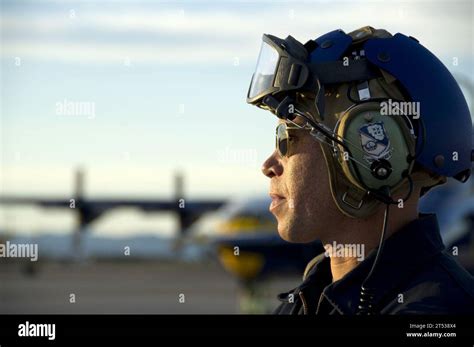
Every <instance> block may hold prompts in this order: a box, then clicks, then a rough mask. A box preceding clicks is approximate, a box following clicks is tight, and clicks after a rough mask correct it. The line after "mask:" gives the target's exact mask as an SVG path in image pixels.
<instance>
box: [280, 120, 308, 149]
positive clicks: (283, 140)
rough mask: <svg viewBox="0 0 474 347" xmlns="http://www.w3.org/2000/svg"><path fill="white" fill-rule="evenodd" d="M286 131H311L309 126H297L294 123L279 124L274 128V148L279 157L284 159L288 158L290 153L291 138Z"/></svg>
mask: <svg viewBox="0 0 474 347" xmlns="http://www.w3.org/2000/svg"><path fill="white" fill-rule="evenodd" d="M288 130H312V127H311V126H310V125H309V124H305V125H298V124H296V123H292V124H288V123H280V124H278V126H277V127H276V139H275V147H276V149H277V150H278V153H279V154H280V156H282V157H285V156H289V152H290V139H291V136H290V135H289V133H288Z"/></svg>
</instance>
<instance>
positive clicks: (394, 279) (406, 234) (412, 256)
mask: <svg viewBox="0 0 474 347" xmlns="http://www.w3.org/2000/svg"><path fill="white" fill-rule="evenodd" d="M443 249H444V245H443V242H442V240H441V235H440V233H439V227H438V221H437V219H436V215H434V214H431V215H423V214H421V215H420V217H419V218H418V219H416V220H414V221H412V222H410V223H409V224H407V225H406V226H404V227H403V228H402V229H400V230H398V231H397V232H396V233H394V234H392V235H391V236H390V237H389V238H388V239H387V240H386V241H385V245H384V249H383V251H382V253H381V255H380V259H379V261H378V263H377V266H376V269H375V271H374V273H373V275H372V277H371V283H370V286H371V287H373V288H374V289H375V293H376V294H375V303H376V304H377V303H380V302H381V301H382V300H383V299H384V298H385V297H386V296H387V295H388V294H390V292H391V290H393V289H395V288H396V286H397V284H399V283H400V282H401V281H402V280H403V279H405V278H407V277H408V276H410V273H412V272H414V271H416V269H417V268H419V267H420V266H421V265H423V264H425V263H426V262H427V261H428V260H429V259H430V258H432V257H433V256H435V255H436V254H438V253H440V252H441V251H442V250H443ZM376 253H377V250H376V249H375V250H373V251H372V252H371V253H370V254H369V255H368V256H367V257H366V259H365V260H364V261H362V262H361V263H360V264H359V265H358V266H357V267H356V268H355V269H353V270H352V271H351V272H349V273H347V274H346V275H345V276H344V277H343V278H342V279H340V280H339V281H336V282H334V283H331V275H330V262H329V258H326V257H325V258H324V259H322V260H321V261H319V262H318V263H317V264H316V265H315V268H314V270H313V271H311V273H310V274H309V276H308V278H307V279H306V281H305V282H303V284H302V285H301V286H300V290H301V291H302V292H303V294H304V296H305V297H307V296H309V297H311V296H314V295H318V294H317V293H321V289H320V288H321V287H324V289H322V298H324V299H326V300H327V301H328V302H329V303H330V304H331V305H332V306H333V308H334V309H335V310H336V311H338V312H339V313H341V314H355V313H356V311H357V307H358V304H359V296H360V287H361V285H362V283H363V281H364V280H365V278H366V277H367V274H368V273H369V271H370V269H371V267H372V264H373V261H374V258H375V255H376ZM328 272H329V277H328ZM321 274H322V275H321ZM328 283H329V284H328ZM318 287H319V288H318ZM318 289H319V290H318ZM322 298H321V299H322ZM312 299H314V298H312V297H311V299H310V300H307V301H312V302H314V300H312ZM315 301H316V302H318V301H319V298H317V299H316V300H315ZM312 309H313V308H312V307H311V308H310V310H312ZM314 311H316V309H315V310H314ZM314 311H313V312H314Z"/></svg>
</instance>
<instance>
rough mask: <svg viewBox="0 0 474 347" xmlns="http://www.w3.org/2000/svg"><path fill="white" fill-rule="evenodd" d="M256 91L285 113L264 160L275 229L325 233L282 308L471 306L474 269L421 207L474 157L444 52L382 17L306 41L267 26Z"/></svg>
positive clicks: (262, 101) (285, 233)
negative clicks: (380, 23)
mask: <svg viewBox="0 0 474 347" xmlns="http://www.w3.org/2000/svg"><path fill="white" fill-rule="evenodd" d="M247 102H249V103H250V104H253V105H256V106H258V107H261V108H263V109H266V110H269V111H271V112H272V113H273V114H275V115H276V116H277V117H278V118H279V120H278V125H277V130H276V148H275V151H274V152H273V153H272V154H271V155H270V156H269V157H268V159H266V161H265V162H264V163H263V167H262V172H263V174H265V175H266V176H267V177H268V178H270V191H269V193H270V196H271V199H272V202H271V205H270V211H271V212H272V213H273V214H274V215H275V217H276V219H277V221H278V233H279V234H280V236H281V237H282V238H283V239H285V240H286V241H289V242H297V243H308V242H311V241H314V240H316V239H319V240H321V241H322V243H323V245H326V246H325V248H326V252H325V253H323V254H321V255H320V256H318V257H316V258H315V259H313V261H312V262H310V264H308V267H307V271H305V276H304V281H303V283H302V284H301V285H300V286H298V287H297V288H295V289H293V290H291V291H289V292H287V293H283V294H280V295H279V299H280V301H282V303H281V305H280V306H279V307H278V308H277V310H276V312H275V313H278V314H323V315H324V314H456V313H464V314H470V313H474V280H473V277H472V276H471V275H470V274H469V273H468V272H467V271H465V270H464V269H463V268H462V267H461V266H460V265H459V264H458V263H457V261H456V260H455V259H454V257H453V256H452V255H451V254H450V252H449V250H444V248H445V247H444V245H443V243H442V240H441V237H440V233H439V228H438V223H437V219H436V216H435V215H419V214H418V201H419V198H420V197H421V196H422V195H423V194H425V193H426V192H427V191H428V190H429V189H431V188H432V187H434V186H436V185H439V184H443V183H445V182H446V180H447V179H448V178H451V177H452V178H454V179H457V180H459V181H461V182H465V181H466V180H467V179H468V177H469V174H470V168H471V157H472V155H471V146H472V144H471V129H472V124H471V118H470V114H469V110H468V108H467V104H466V101H465V99H464V97H463V95H462V92H461V90H460V88H459V86H458V85H457V83H456V81H455V80H454V78H453V77H452V76H451V74H450V73H449V72H448V70H447V69H446V68H445V67H444V66H443V65H442V63H441V62H440V61H439V60H438V59H437V58H436V57H435V56H434V55H432V54H431V53H430V52H429V51H428V50H427V49H426V48H424V47H423V46H421V45H420V44H419V43H418V41H417V40H416V39H414V38H412V37H407V36H405V35H402V34H396V35H394V36H392V35H391V34H390V33H388V32H387V31H385V30H375V29H373V28H372V27H364V28H361V29H359V30H356V31H354V32H351V33H349V34H345V33H344V32H343V31H342V30H335V31H333V32H330V33H328V34H325V35H323V36H321V37H320V38H318V39H316V40H314V41H313V40H311V41H309V42H308V43H306V44H304V45H303V44H301V43H300V42H298V41H296V40H295V39H294V38H292V37H291V36H289V37H288V38H286V39H285V40H283V39H279V38H277V37H275V36H271V35H264V37H263V43H262V49H261V52H260V56H259V60H258V63H257V68H256V71H255V73H254V75H253V78H252V82H251V85H250V88H249V92H248V96H247ZM393 105H395V106H394V107H392V106H393ZM387 106H390V107H387ZM408 106H410V107H408ZM412 106H413V107H412ZM407 111H408V112H407Z"/></svg>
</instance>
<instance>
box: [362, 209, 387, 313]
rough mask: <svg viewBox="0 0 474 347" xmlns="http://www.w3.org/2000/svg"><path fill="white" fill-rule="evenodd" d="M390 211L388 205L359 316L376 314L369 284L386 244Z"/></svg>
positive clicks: (373, 292) (365, 283) (363, 285)
mask: <svg viewBox="0 0 474 347" xmlns="http://www.w3.org/2000/svg"><path fill="white" fill-rule="evenodd" d="M389 210H390V204H386V206H385V214H384V218H383V227H382V233H381V235H380V241H379V247H378V249H377V254H376V255H375V260H374V263H373V264H372V268H371V269H370V272H369V274H368V275H367V277H366V278H365V280H364V282H363V283H362V286H361V287H360V298H359V307H358V310H357V314H359V315H362V314H367V315H373V314H376V313H377V312H376V310H375V291H376V290H375V288H373V287H370V286H369V285H368V282H369V280H370V278H371V277H372V275H373V274H374V271H375V268H376V266H377V264H378V261H379V258H380V254H382V249H383V246H384V244H385V234H386V233H387V224H388V215H389Z"/></svg>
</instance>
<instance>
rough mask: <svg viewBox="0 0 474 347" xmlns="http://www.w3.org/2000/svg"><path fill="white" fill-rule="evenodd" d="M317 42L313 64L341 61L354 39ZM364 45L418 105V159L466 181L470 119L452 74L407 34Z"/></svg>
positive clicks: (334, 34) (339, 35)
mask: <svg viewBox="0 0 474 347" xmlns="http://www.w3.org/2000/svg"><path fill="white" fill-rule="evenodd" d="M315 41H316V43H317V47H316V48H315V49H314V50H313V51H312V52H311V54H310V56H309V60H310V61H311V62H313V63H317V62H327V61H334V60H339V59H341V58H342V56H343V55H344V54H345V52H346V51H347V49H348V48H349V46H350V45H351V44H352V43H353V39H352V37H351V36H349V35H348V34H346V33H344V32H343V31H342V30H335V31H331V32H329V33H327V34H325V35H322V36H320V37H319V38H317V39H316V40H315ZM363 49H364V51H365V56H366V57H367V59H368V60H369V61H370V63H372V64H373V65H375V66H377V67H378V68H380V69H382V70H384V71H387V72H388V73H390V74H391V75H392V76H394V77H395V78H396V79H397V80H398V81H399V82H400V84H401V85H402V86H403V88H404V89H405V92H406V93H407V94H408V95H409V97H410V98H411V100H412V101H417V102H419V103H420V105H421V114H422V118H423V125H424V130H422V129H420V131H424V134H421V135H422V136H418V137H417V138H418V141H420V143H417V144H416V148H417V158H416V162H417V163H418V164H420V165H421V166H422V167H424V168H426V169H428V170H429V171H431V172H433V173H435V174H438V175H440V176H445V177H454V178H455V179H457V180H459V181H462V182H465V181H466V180H467V179H468V178H469V175H470V171H471V161H472V160H473V151H472V121H471V116H470V112H469V108H468V106H467V103H466V100H465V98H464V96H463V93H462V91H461V89H460V87H459V85H458V83H457V82H456V80H455V79H454V77H453V76H452V74H451V73H450V72H449V71H448V69H447V68H446V67H445V66H444V65H443V63H442V62H441V61H440V60H439V59H438V58H436V57H435V56H434V55H433V54H432V53H431V52H430V51H429V50H428V49H426V48H425V47H424V46H422V45H421V44H420V43H419V42H418V40H416V39H415V38H413V37H411V36H405V35H403V34H400V33H398V34H395V35H394V36H392V37H387V38H370V39H368V40H366V41H365V42H364V44H363ZM421 141H423V143H421Z"/></svg>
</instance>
